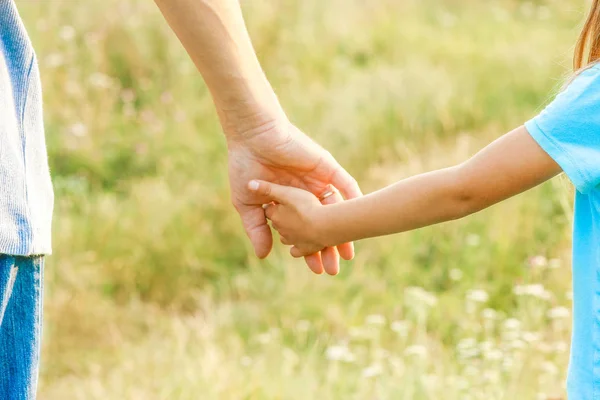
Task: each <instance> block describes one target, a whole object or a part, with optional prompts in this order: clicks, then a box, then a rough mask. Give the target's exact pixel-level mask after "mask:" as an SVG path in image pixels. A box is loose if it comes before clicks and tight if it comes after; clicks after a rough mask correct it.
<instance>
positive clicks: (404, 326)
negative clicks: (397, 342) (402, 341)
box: [390, 321, 410, 337]
mask: <svg viewBox="0 0 600 400" xmlns="http://www.w3.org/2000/svg"><path fill="white" fill-rule="evenodd" d="M390 328H391V329H392V330H393V331H394V332H396V333H397V334H398V335H400V336H402V337H406V336H408V330H409V328H410V323H409V322H408V321H394V322H392V323H391V324H390Z"/></svg>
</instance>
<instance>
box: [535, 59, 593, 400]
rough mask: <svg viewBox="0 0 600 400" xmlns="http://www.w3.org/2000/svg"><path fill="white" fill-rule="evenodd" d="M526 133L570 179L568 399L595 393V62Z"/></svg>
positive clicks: (582, 398) (587, 399)
mask: <svg viewBox="0 0 600 400" xmlns="http://www.w3.org/2000/svg"><path fill="white" fill-rule="evenodd" d="M525 127H526V128H527V131H528V132H529V134H530V135H531V136H532V137H533V138H534V139H535V140H536V141H537V143H538V144H539V145H540V146H541V147H542V148H543V149H544V150H545V151H546V152H547V153H548V154H549V155H550V157H552V158H553V159H554V160H555V161H556V162H557V163H558V164H559V165H560V166H561V167H562V169H563V171H564V172H565V173H566V174H567V175H568V176H569V178H570V179H571V181H572V182H573V184H574V185H575V189H576V190H577V191H576V194H575V224H574V228H573V333H572V340H571V359H570V363H569V373H568V379H567V392H568V395H569V399H570V400H596V399H600V66H598V65H596V66H593V67H590V68H589V69H587V70H585V71H583V72H582V73H581V74H580V75H579V76H577V77H576V78H575V79H574V80H573V82H571V84H570V85H569V86H568V87H567V88H566V89H565V90H564V91H563V92H562V93H560V94H559V95H558V96H557V97H556V99H554V101H553V102H552V103H551V104H550V105H548V107H546V109H545V110H544V111H542V112H541V113H540V115H538V116H537V117H535V118H533V119H532V120H531V121H528V122H527V123H526V124H525Z"/></svg>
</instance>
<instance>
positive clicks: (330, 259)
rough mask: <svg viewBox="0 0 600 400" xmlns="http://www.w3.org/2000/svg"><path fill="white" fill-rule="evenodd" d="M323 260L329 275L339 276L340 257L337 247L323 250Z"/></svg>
mask: <svg viewBox="0 0 600 400" xmlns="http://www.w3.org/2000/svg"><path fill="white" fill-rule="evenodd" d="M321 258H322V260H323V267H324V268H325V272H327V273H328V274H329V275H337V274H338V273H339V272H340V256H339V255H338V252H337V250H336V248H335V247H327V248H325V249H323V250H321Z"/></svg>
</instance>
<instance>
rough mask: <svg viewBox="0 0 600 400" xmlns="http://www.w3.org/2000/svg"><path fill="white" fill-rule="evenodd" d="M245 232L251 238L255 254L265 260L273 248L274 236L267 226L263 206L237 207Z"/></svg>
mask: <svg viewBox="0 0 600 400" xmlns="http://www.w3.org/2000/svg"><path fill="white" fill-rule="evenodd" d="M236 209H237V210H238V212H239V214H240V217H241V219H242V224H243V225H244V230H245V231H246V234H247V235H248V238H250V242H251V243H252V247H254V253H255V254H256V256H257V257H258V258H265V257H266V256H268V255H269V253H270V252H271V248H272V247H273V235H272V234H271V228H270V227H269V225H268V224H267V219H266V218H265V213H264V210H263V209H262V207H261V206H258V205H257V206H249V205H242V206H237V207H236Z"/></svg>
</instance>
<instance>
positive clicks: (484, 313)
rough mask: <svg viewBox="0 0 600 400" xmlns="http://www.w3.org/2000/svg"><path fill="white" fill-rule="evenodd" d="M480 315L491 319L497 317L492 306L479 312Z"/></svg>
mask: <svg viewBox="0 0 600 400" xmlns="http://www.w3.org/2000/svg"><path fill="white" fill-rule="evenodd" d="M481 316H482V317H483V319H487V320H490V321H493V320H495V319H498V312H497V311H496V310H494V309H492V308H486V309H484V310H483V311H482V312H481Z"/></svg>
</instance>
